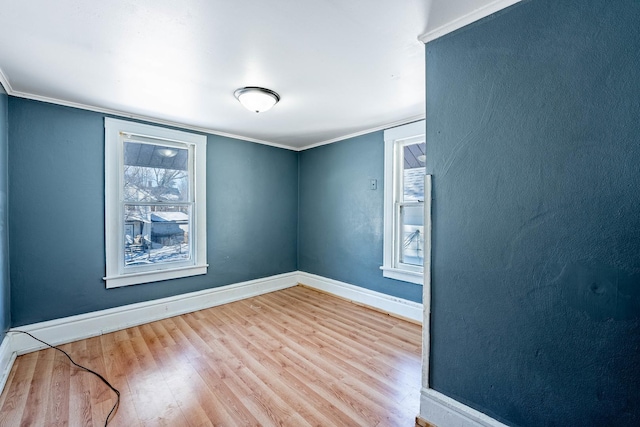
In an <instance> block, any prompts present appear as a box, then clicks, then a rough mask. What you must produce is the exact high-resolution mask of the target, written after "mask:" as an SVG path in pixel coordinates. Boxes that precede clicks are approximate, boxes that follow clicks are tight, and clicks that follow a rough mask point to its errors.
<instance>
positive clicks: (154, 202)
mask: <svg viewBox="0 0 640 427" xmlns="http://www.w3.org/2000/svg"><path fill="white" fill-rule="evenodd" d="M206 148H207V139H206V136H203V135H197V134H193V133H188V132H184V131H178V130H174V129H167V128H163V127H159V126H151V125H146V124H141V123H134V122H128V121H124V120H117V119H111V118H105V245H106V270H107V275H106V277H105V278H104V280H105V281H106V285H107V288H114V287H120V286H127V285H134V284H139V283H148V282H156V281H160V280H167V279H175V278H179V277H187V276H194V275H198V274H206V272H207V267H208V265H207V242H206V154H207V153H206Z"/></svg>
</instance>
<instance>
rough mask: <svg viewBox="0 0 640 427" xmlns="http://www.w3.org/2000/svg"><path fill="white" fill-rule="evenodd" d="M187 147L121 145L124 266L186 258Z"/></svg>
mask: <svg viewBox="0 0 640 427" xmlns="http://www.w3.org/2000/svg"><path fill="white" fill-rule="evenodd" d="M188 160H189V150H188V149H186V148H178V147H175V146H169V145H159V144H149V143H141V142H134V141H125V143H124V180H123V186H124V188H123V190H124V191H123V196H124V249H125V250H124V262H125V266H129V265H143V264H157V263H164V262H173V261H183V260H188V259H189V257H190V253H191V250H190V244H189V233H190V230H191V224H190V222H191V221H190V218H191V203H190V201H191V196H190V191H191V189H190V188H189V187H190V184H189V183H190V177H189V167H188Z"/></svg>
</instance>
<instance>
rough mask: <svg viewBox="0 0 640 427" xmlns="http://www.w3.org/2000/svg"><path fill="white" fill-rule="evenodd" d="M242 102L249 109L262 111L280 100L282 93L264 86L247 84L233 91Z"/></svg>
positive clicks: (257, 111)
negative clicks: (279, 93)
mask: <svg viewBox="0 0 640 427" xmlns="http://www.w3.org/2000/svg"><path fill="white" fill-rule="evenodd" d="M233 95H234V96H235V97H236V98H237V99H238V101H240V104H242V106H243V107H244V108H246V109H247V110H249V111H255V112H256V113H262V112H264V111H267V110H269V109H271V107H273V106H274V105H276V104H277V103H278V101H280V95H278V94H277V93H275V92H274V91H272V90H269V89H265V88H263V87H256V86H247V87H243V88H241V89H238V90H236V91H235V92H233Z"/></svg>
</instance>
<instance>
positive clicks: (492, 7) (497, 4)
mask: <svg viewBox="0 0 640 427" xmlns="http://www.w3.org/2000/svg"><path fill="white" fill-rule="evenodd" d="M520 1H521V0H496V1H494V2H491V3H489V4H487V5H485V6H482V7H481V8H479V9H476V10H474V11H472V12H470V13H468V14H466V15H463V16H461V17H459V18H457V19H454V20H453V21H451V22H448V23H446V24H444V25H442V26H440V27H438V28H436V29H433V30H431V31H428V32H426V33H425V34H423V35H421V36H420V37H418V40H420V41H421V42H422V43H428V42H430V41H433V40H435V39H438V38H440V37H442V36H444V35H446V34H449V33H452V32H453V31H455V30H458V29H460V28H462V27H465V26H467V25H469V24H471V23H473V22H476V21H478V20H480V19H482V18H485V17H487V16H489V15H491V14H493V13H496V12H499V11H500V10H502V9H505V8H507V7H509V6H512V5H514V4H516V3H519V2H520Z"/></svg>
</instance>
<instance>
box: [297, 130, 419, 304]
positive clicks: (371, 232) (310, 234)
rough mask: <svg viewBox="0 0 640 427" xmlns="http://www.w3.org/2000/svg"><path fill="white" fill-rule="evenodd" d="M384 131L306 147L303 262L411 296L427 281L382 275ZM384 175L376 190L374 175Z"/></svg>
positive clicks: (303, 157)
mask: <svg viewBox="0 0 640 427" xmlns="http://www.w3.org/2000/svg"><path fill="white" fill-rule="evenodd" d="M383 137H384V135H383V132H375V133H371V134H367V135H363V136H359V137H356V138H350V139H346V140H344V141H339V142H335V143H333V144H328V145H323V146H320V147H316V148H312V149H309V150H305V151H302V152H300V178H299V188H300V195H299V200H300V205H299V216H298V218H299V230H298V239H299V240H298V268H299V269H300V270H301V271H305V272H308V273H313V274H318V275H320V276H324V277H328V278H331V279H335V280H340V281H343V282H347V283H350V284H353V285H357V286H362V287H364V288H367V289H371V290H374V291H378V292H383V293H385V294H388V295H393V296H397V297H400V298H405V299H408V300H411V301H418V302H420V301H422V286H421V285H415V284H412V283H406V282H401V281H396V280H391V279H386V278H384V277H382V271H381V270H380V266H381V265H382V255H383V254H382V236H383V203H384V199H383V195H384V185H383V184H384V183H383V180H384V139H383ZM371 179H377V180H378V189H377V190H370V189H369V181H370V180H371Z"/></svg>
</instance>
